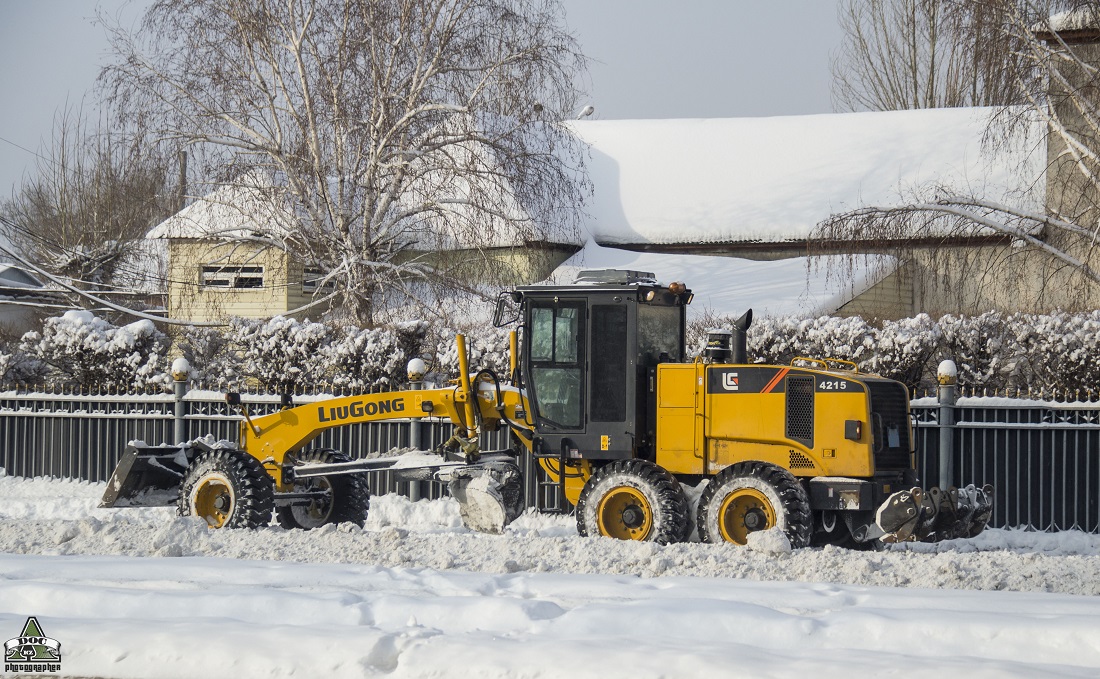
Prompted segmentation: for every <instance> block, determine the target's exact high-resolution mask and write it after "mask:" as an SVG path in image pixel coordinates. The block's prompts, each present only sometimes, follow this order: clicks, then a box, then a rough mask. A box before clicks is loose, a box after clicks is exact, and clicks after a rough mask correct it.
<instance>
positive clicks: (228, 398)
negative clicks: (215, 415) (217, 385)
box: [225, 391, 241, 406]
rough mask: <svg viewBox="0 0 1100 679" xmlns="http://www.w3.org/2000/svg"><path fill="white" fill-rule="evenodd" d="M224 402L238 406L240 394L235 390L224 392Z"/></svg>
mask: <svg viewBox="0 0 1100 679" xmlns="http://www.w3.org/2000/svg"><path fill="white" fill-rule="evenodd" d="M225 402H226V403H228V404H229V405H231V406H239V405H240V404H241V395H240V394H239V393H238V392H235V391H229V392H226V394H225Z"/></svg>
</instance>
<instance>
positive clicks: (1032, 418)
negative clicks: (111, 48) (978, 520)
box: [0, 390, 1100, 533]
mask: <svg viewBox="0 0 1100 679" xmlns="http://www.w3.org/2000/svg"><path fill="white" fill-rule="evenodd" d="M309 398H310V397H304V398H303V397H300V399H301V400H302V401H305V400H309ZM242 399H243V400H244V402H245V403H246V404H248V405H249V408H250V410H251V411H252V412H255V413H260V414H262V413H267V412H272V411H274V410H275V409H276V408H277V407H278V397H273V396H262V395H242ZM928 401H929V400H928V399H922V400H919V401H917V402H916V403H915V404H914V405H913V407H912V411H913V416H914V422H915V424H916V429H915V436H916V447H917V470H918V474H919V476H920V478H921V480H922V481H923V483H924V485H925V486H931V485H936V484H937V483H938V479H939V478H940V473H941V469H940V464H939V452H940V446H939V442H940V435H939V432H940V429H942V428H943V427H942V426H941V424H940V417H939V414H940V411H939V406H938V405H937V404H935V403H934V402H932V403H930V402H928ZM182 405H183V415H184V425H185V426H184V434H185V436H186V438H187V439H191V438H196V437H199V436H205V435H211V436H213V437H214V438H215V439H235V438H236V432H237V427H238V422H239V418H238V417H237V416H236V415H234V414H232V413H231V412H230V411H229V408H228V406H227V405H226V404H225V403H224V401H222V400H221V398H220V395H219V394H217V393H214V392H203V391H192V392H190V393H188V394H187V395H186V396H185V397H184V399H183V402H182ZM175 408H176V400H175V398H174V397H173V396H172V395H159V394H158V395H147V396H146V395H143V396H133V395H95V396H90V395H78V394H53V395H51V394H41V393H26V392H23V391H17V390H11V391H5V392H0V467H3V468H4V469H5V470H6V471H7V473H8V474H10V475H13V476H27V477H30V476H57V477H65V478H79V479H86V480H90V481H103V480H106V479H107V478H109V477H110V475H111V472H112V471H113V470H114V467H115V465H116V463H117V462H118V459H119V456H120V455H121V454H122V450H123V448H124V447H125V445H126V443H127V442H129V441H133V440H141V441H144V442H146V443H149V444H153V445H155V444H159V443H171V442H173V439H174V424H175ZM952 413H953V418H952V421H953V422H954V424H951V425H949V430H950V433H951V436H950V439H951V443H952V447H953V449H954V452H953V456H952V463H951V464H950V470H949V473H950V477H951V479H952V480H953V482H954V483H956V484H959V485H965V484H966V483H975V484H979V485H980V484H983V483H992V484H993V485H994V486H995V487H996V499H995V505H994V511H993V517H992V520H991V523H990V525H992V526H995V527H1017V528H1030V529H1036V530H1044V531H1057V530H1068V529H1079V530H1083V531H1088V532H1091V533H1100V404H1095V403H1094V404H1057V403H1042V402H1038V401H1029V400H1017V401H1013V400H1010V399H995V400H990V399H964V400H963V401H961V402H960V403H959V404H958V405H957V406H955V407H954V408H953V409H952ZM412 426H414V423H413V422H412V421H411V420H398V421H391V422H381V423H370V424H356V425H349V426H344V427H339V428H335V429H330V430H328V431H326V432H324V433H323V434H322V435H321V436H320V437H318V438H317V439H316V440H315V441H314V443H313V444H312V445H314V446H315V447H323V448H335V449H337V450H342V451H345V452H347V453H348V454H350V455H351V456H353V457H363V456H366V455H368V454H369V453H372V452H384V451H387V450H391V449H393V448H403V447H408V446H409V443H410V434H411V427H412ZM420 426H421V427H422V429H421V447H422V448H433V447H435V446H436V445H438V444H439V443H440V442H442V441H444V440H446V438H448V437H449V436H450V434H451V425H450V423H448V422H446V421H440V420H438V419H434V420H431V421H422V424H421V425H420ZM508 436H509V435H508V432H507V431H506V430H505V429H501V430H500V431H498V432H495V433H486V434H484V435H483V440H482V447H483V448H484V449H486V450H500V449H504V448H508V447H510V441H509V439H508ZM520 462H521V467H522V470H523V473H524V479H525V483H526V488H525V493H526V500H527V504H528V506H532V507H538V508H540V509H544V510H551V511H553V510H557V509H559V508H560V507H562V506H563V503H562V500H561V498H560V496H559V492H558V488H557V487H556V486H555V485H553V484H549V483H547V480H546V476H545V474H543V472H542V470H541V469H540V468H539V467H538V465H537V464H536V463H535V461H534V460H533V459H531V458H530V457H529V456H526V455H524V456H522V457H521V460H520ZM370 484H371V488H372V490H373V492H375V493H379V494H381V493H390V492H395V493H401V494H404V495H407V496H410V497H413V498H418V497H424V498H434V497H439V496H440V495H441V494H442V493H443V492H444V490H443V488H442V487H441V486H439V485H438V484H431V483H426V482H406V481H399V480H397V479H396V478H394V475H393V474H392V473H391V472H371V474H370Z"/></svg>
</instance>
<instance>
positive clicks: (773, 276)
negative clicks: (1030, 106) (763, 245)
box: [550, 241, 897, 316]
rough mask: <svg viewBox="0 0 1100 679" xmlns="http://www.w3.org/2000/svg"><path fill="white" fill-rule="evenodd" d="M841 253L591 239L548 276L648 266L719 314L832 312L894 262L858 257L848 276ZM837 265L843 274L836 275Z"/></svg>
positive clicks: (556, 278)
mask: <svg viewBox="0 0 1100 679" xmlns="http://www.w3.org/2000/svg"><path fill="white" fill-rule="evenodd" d="M839 257H841V255H828V256H825V257H819V258H816V259H814V260H813V261H810V260H809V259H808V258H806V257H792V258H789V259H779V260H773V261H757V260H751V259H741V258H737V257H707V256H702V255H670V254H660V253H653V252H632V251H629V250H619V249H616V248H609V247H602V246H600V245H598V244H596V243H594V242H591V241H590V242H589V243H588V244H587V245H585V247H584V249H583V250H581V251H580V252H578V253H577V254H576V255H574V256H573V257H572V258H570V259H569V260H568V261H566V262H565V263H564V264H562V265H561V266H560V267H558V269H557V270H555V271H554V273H553V275H552V276H551V277H550V280H552V281H553V282H554V283H571V282H573V280H574V279H575V278H576V275H577V273H578V272H580V271H582V270H584V269H629V270H633V271H648V272H652V273H654V274H655V275H656V276H657V280H659V281H661V282H662V283H665V284H667V283H671V282H672V281H682V282H684V283H686V284H687V286H688V287H689V288H691V291H692V293H694V295H695V299H694V301H693V302H692V306H693V307H696V308H703V309H707V310H710V311H713V312H716V313H723V314H740V313H742V312H743V311H745V310H746V309H750V308H751V309H753V312H754V313H756V314H757V315H760V316H782V315H798V314H806V315H822V314H828V313H832V312H834V311H836V310H837V309H839V308H840V307H841V306H842V305H844V304H845V303H846V302H848V301H849V300H851V299H852V298H853V297H855V296H857V295H859V294H860V293H862V292H863V291H865V290H867V289H868V288H869V287H871V286H872V285H874V284H875V283H877V282H878V281H879V280H880V279H881V277H882V276H884V275H886V274H888V273H890V271H892V270H893V269H894V268H896V264H897V262H896V261H895V260H894V258H892V257H870V258H862V257H860V258H857V259H856V260H854V261H853V262H852V264H853V265H854V266H855V270H854V271H853V272H852V275H851V276H848V269H847V268H846V267H847V266H848V265H849V263H848V262H847V261H845V262H843V263H842V262H839V261H834V260H836V259H837V258H839ZM833 265H837V266H836V267H834V266H833ZM841 267H844V268H843V273H844V275H840V274H839V271H840V270H841Z"/></svg>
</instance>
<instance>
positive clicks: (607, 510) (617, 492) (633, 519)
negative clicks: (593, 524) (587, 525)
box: [596, 486, 653, 540]
mask: <svg viewBox="0 0 1100 679" xmlns="http://www.w3.org/2000/svg"><path fill="white" fill-rule="evenodd" d="M596 520H597V522H598V524H599V529H600V535H606V536H607V537H609V538H618V539H619V540H645V539H646V538H647V537H649V533H650V531H652V530H653V508H652V507H650V506H649V501H648V500H646V499H645V496H644V495H642V493H641V491H639V490H638V489H637V488H631V487H630V486H619V487H618V488H613V489H611V491H610V492H609V493H608V494H607V495H605V496H604V498H603V500H601V501H600V504H599V506H598V507H597V508H596Z"/></svg>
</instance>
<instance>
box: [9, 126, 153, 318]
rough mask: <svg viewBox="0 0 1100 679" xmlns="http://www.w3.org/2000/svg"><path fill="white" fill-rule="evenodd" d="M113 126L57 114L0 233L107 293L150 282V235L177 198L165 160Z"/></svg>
mask: <svg viewBox="0 0 1100 679" xmlns="http://www.w3.org/2000/svg"><path fill="white" fill-rule="evenodd" d="M108 127H109V126H108V125H105V124H95V123H90V122H89V121H88V120H86V119H85V118H84V116H83V113H82V111H81V110H80V109H71V108H67V109H64V110H62V111H60V112H59V113H58V114H57V116H56V117H55V119H54V126H53V134H52V137H51V139H50V140H49V142H48V143H47V144H46V145H45V146H44V148H43V149H42V151H41V152H40V154H39V157H38V161H37V162H36V164H35V169H34V171H33V172H32V173H31V174H30V175H29V176H28V177H26V178H25V179H24V180H23V182H22V184H21V186H20V187H19V189H18V190H17V191H16V192H15V193H14V194H13V196H12V198H11V199H9V200H6V201H4V203H3V205H2V206H0V216H2V219H0V235H2V236H3V237H4V239H6V240H7V242H8V243H10V244H11V246H12V247H14V248H15V251H16V252H17V254H19V255H21V256H22V257H25V258H26V259H28V260H30V261H32V262H35V263H36V264H37V265H39V266H41V267H42V268H43V269H45V270H46V271H47V272H49V273H51V274H55V275H57V276H60V277H63V278H64V279H67V280H69V281H71V282H72V284H73V285H74V286H75V287H77V288H80V289H83V290H90V291H97V292H108V293H109V292H112V291H114V290H116V289H117V288H119V287H124V288H125V287H133V286H136V285H141V284H143V283H146V282H147V281H145V280H144V279H145V278H146V277H147V274H148V273H150V272H149V271H147V268H148V267H147V264H148V263H147V262H145V261H143V260H144V259H145V258H146V253H145V250H144V245H145V234H146V232H147V231H148V230H149V228H150V227H151V226H152V225H153V224H155V223H157V222H158V221H160V220H161V219H163V218H164V217H165V216H166V215H167V214H168V210H169V208H170V207H172V206H173V205H174V202H175V198H174V196H172V195H169V191H170V189H169V187H168V185H167V179H166V177H167V175H166V166H165V163H164V162H163V160H162V159H161V158H160V157H159V156H158V155H156V154H153V153H150V149H149V148H147V147H146V146H144V145H143V144H141V143H140V142H137V141H134V140H133V139H132V138H129V137H128V136H124V135H122V134H121V133H120V132H119V131H117V130H116V131H111V130H109V129H107V128H108ZM152 273H153V274H159V273H160V272H159V271H153V272H152ZM74 302H75V303H79V304H85V305H86V304H87V300H85V299H83V298H80V297H79V296H74Z"/></svg>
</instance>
